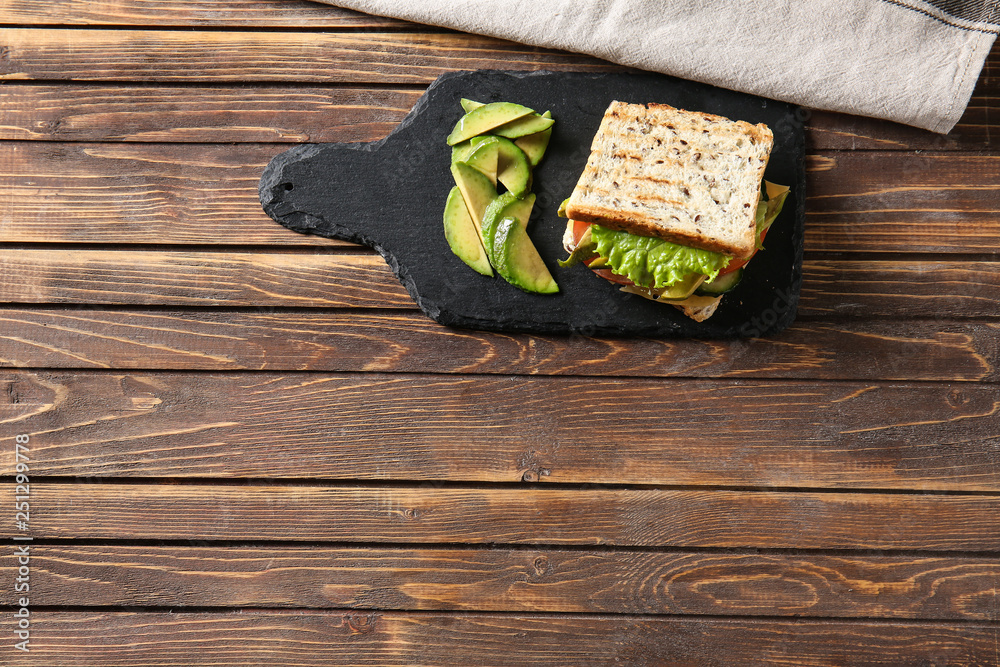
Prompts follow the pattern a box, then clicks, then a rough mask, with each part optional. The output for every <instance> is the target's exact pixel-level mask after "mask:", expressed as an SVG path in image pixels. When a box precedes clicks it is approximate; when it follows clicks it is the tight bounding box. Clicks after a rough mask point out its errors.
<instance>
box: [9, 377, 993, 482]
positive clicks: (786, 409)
mask: <svg viewBox="0 0 1000 667" xmlns="http://www.w3.org/2000/svg"><path fill="white" fill-rule="evenodd" d="M0 389H2V391H0V422H4V423H9V424H28V425H30V427H31V429H32V430H34V431H35V432H37V433H38V435H37V436H36V437H35V441H34V444H33V451H34V456H33V462H32V469H33V470H34V471H35V473H36V474H38V475H42V476H44V477H70V478H73V477H85V478H130V479H131V478H157V477H170V478H196V479H197V478H200V479H208V478H244V479H276V478H283V479H307V478H311V479H328V480H350V479H364V480H371V481H375V480H386V481H389V480H395V481H419V482H428V483H441V482H520V481H525V482H546V483H549V482H551V483H570V484H587V483H594V482H598V481H599V482H601V483H604V484H659V485H701V486H713V487H742V486H756V487H773V488H824V487H825V488H840V489H851V488H854V489H859V488H869V489H906V490H912V491H917V492H921V491H932V490H950V491H992V492H997V491H1000V475H998V474H997V449H996V442H997V440H998V438H1000V415H998V410H997V394H996V391H995V388H994V387H992V386H977V385H973V384H966V385H958V386H955V385H951V384H930V383H923V384H914V383H906V384H887V383H853V382H843V383H826V382H817V381H801V382H788V381H748V380H729V381H719V380H715V379H706V380H655V379H630V380H621V379H617V380H615V379H612V380H608V379H600V380H594V379H589V378H573V377H568V378H561V377H511V376H498V377H489V376H481V375H466V376H453V377H449V376H441V375H428V376H412V375H399V374H385V373H371V374H363V375H358V374H340V375H330V374H314V373H304V374H303V373H298V374H284V375H282V374H275V373H226V374H207V373H161V372H157V373H141V374H133V373H120V372H116V373H101V372H83V373H80V372H77V373H65V372H62V373H53V372H25V371H21V372H9V371H8V372H4V373H2V374H0ZM609 406H615V407H614V409H610V407H609ZM413 415H421V418H420V419H413ZM720 415H727V417H726V418H720ZM876 415H877V417H876ZM734 423H735V424H739V425H740V428H739V429H734V428H733V425H734ZM956 425H959V426H961V428H956ZM750 433H752V435H749V434H750ZM0 465H2V466H4V469H7V470H9V469H11V468H12V467H13V465H14V448H13V445H12V443H11V436H7V437H6V438H0ZM78 481H84V480H78Z"/></svg>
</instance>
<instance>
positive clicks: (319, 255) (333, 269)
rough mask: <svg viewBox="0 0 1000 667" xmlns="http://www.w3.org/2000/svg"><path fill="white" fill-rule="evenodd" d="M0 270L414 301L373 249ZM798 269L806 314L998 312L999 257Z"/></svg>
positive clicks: (33, 260)
mask: <svg viewBox="0 0 1000 667" xmlns="http://www.w3.org/2000/svg"><path fill="white" fill-rule="evenodd" d="M577 270H579V269H577ZM0 274H2V275H3V277H4V278H3V281H2V282H0V302H8V303H39V304H52V303H67V304H83V303H86V304H128V305H157V306H260V307H282V306H284V307H345V306H346V307H353V308H403V309H413V310H415V309H416V307H417V306H416V304H415V303H414V302H413V299H412V298H411V297H410V296H409V294H407V292H406V290H405V289H404V288H403V286H402V285H401V284H400V283H399V281H398V280H397V279H396V278H395V276H393V275H392V272H391V271H390V269H389V267H388V265H387V264H386V263H385V261H384V260H383V259H382V258H381V257H379V256H377V255H375V254H374V253H370V252H365V253H358V252H351V253H338V254H333V253H330V252H320V251H310V252H268V253H264V252H231V251H230V252H227V251H220V252H191V251H185V250H179V251H178V250H167V251H160V250H130V251H128V252H123V251H121V250H110V251H109V250H78V249H72V250H66V249H33V248H30V249H24V248H11V249H3V248H0ZM803 275H804V282H803V288H802V299H801V301H800V305H799V314H800V316H805V317H816V316H821V317H829V316H831V315H832V316H864V317H896V318H914V317H917V318H919V317H927V316H931V315H933V316H934V317H937V318H968V317H993V316H995V315H996V314H997V313H1000V263H998V262H976V261H928V260H913V261H895V260H894V261H885V260H872V261H847V260H808V259H807V260H806V261H805V263H804V266H803ZM557 278H558V276H557ZM595 280H597V279H596V278H595Z"/></svg>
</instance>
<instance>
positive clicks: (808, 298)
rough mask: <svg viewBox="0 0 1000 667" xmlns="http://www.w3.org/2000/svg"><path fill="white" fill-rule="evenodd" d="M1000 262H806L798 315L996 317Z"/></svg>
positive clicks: (999, 301) (998, 303) (998, 300)
mask: <svg viewBox="0 0 1000 667" xmlns="http://www.w3.org/2000/svg"><path fill="white" fill-rule="evenodd" d="M997 314H1000V262H977V261H932V260H910V261H900V260H889V261H887V260H878V259H874V260H869V261H840V260H820V259H807V260H806V261H805V262H804V264H803V283H802V295H801V301H799V315H800V316H806V317H830V316H831V315H836V316H841V315H843V316H859V317H892V318H897V319H899V318H919V317H937V318H949V317H996V315H997Z"/></svg>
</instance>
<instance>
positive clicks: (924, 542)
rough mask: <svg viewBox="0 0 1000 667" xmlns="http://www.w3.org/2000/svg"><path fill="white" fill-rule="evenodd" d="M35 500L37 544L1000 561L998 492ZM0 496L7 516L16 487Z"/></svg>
mask: <svg viewBox="0 0 1000 667" xmlns="http://www.w3.org/2000/svg"><path fill="white" fill-rule="evenodd" d="M30 490H31V499H32V503H31V507H32V511H31V517H30V530H29V531H28V533H29V534H30V536H31V537H33V538H36V539H42V538H44V539H81V538H86V539H104V540H127V539H130V538H135V537H136V536H138V535H142V536H143V538H144V539H154V540H212V541H214V540H286V541H336V542H351V543H379V544H400V543H427V544H459V543H462V544H482V545H493V544H546V545H581V546H586V545H605V546H627V547H692V548H694V547H711V548H723V549H731V548H752V549H766V548H781V549H906V550H914V549H917V550H921V551H926V552H937V551H971V552H991V553H992V552H997V551H1000V498H998V497H997V496H995V495H978V494H977V495H962V494H900V493H820V492H806V491H797V492H782V491H743V490H741V491H728V490H711V489H698V490H686V489H682V490H671V489H667V490H664V489H615V488H607V487H587V488H571V489H562V488H533V487H531V488H517V487H510V486H507V485H502V486H497V487H489V488H482V487H474V486H456V487H452V486H442V487H439V486H436V485H433V484H423V485H417V486H398V485H363V484H346V485H340V484H338V485H324V486H315V485H305V484H293V485H279V484H264V485H221V484H206V483H191V484H176V483H174V484H147V483H144V484H115V483H103V482H95V483H92V484H55V483H47V482H36V483H34V484H32V485H31V489H30ZM0 499H2V500H3V501H4V502H6V503H7V505H8V506H11V507H13V506H14V488H13V486H12V485H7V487H6V488H4V489H3V490H2V491H0ZM581 517H585V521H581V520H580V518H581ZM17 534H21V533H19V532H18V530H17V529H16V528H15V527H13V526H11V527H4V528H3V530H2V532H0V535H3V536H4V537H6V538H8V539H9V538H11V537H13V536H14V535H17Z"/></svg>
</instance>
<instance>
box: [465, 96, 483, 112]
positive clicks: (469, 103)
mask: <svg viewBox="0 0 1000 667" xmlns="http://www.w3.org/2000/svg"><path fill="white" fill-rule="evenodd" d="M459 104H461V105H462V110H463V111H465V113H469V112H470V111H472V110H473V109H478V108H479V107H484V106H486V104H485V103H484V102H476V101H475V100H470V99H466V98H464V97H463V98H462V99H461V100H459Z"/></svg>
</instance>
